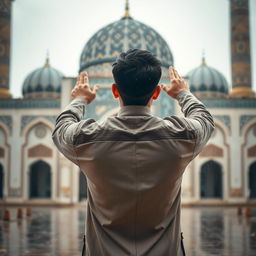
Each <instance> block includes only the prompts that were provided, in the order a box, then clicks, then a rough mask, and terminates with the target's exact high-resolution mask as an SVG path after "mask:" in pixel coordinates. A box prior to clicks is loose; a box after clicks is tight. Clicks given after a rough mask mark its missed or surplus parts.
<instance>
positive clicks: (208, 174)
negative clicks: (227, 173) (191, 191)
mask: <svg viewBox="0 0 256 256" xmlns="http://www.w3.org/2000/svg"><path fill="white" fill-rule="evenodd" d="M222 180H223V178H222V167H221V165H220V164H219V163H217V162H216V161H213V160H209V161H207V162H206V163H204V164H203V165H202V166H201V171H200V196H201V198H222V196H223V184H222V183H223V181H222Z"/></svg>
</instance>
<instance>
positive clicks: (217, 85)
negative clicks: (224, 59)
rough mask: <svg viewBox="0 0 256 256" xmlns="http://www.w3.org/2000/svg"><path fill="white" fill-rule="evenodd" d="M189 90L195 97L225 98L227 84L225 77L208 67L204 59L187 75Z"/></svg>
mask: <svg viewBox="0 0 256 256" xmlns="http://www.w3.org/2000/svg"><path fill="white" fill-rule="evenodd" d="M187 78H188V81H189V85H190V90H191V92H193V93H194V94H195V95H196V96H198V97H200V98H202V97H207V98H211V97H226V96H227V94H228V83H227V81H226V79H225V77H224V76H223V75H222V74H221V73H220V72H219V71H218V70H216V69H215V68H212V67H209V66H208V65H207V64H206V62H205V58H204V57H203V59H202V63H201V65H200V66H199V67H197V68H195V69H193V70H191V71H190V72H189V73H188V74H187Z"/></svg>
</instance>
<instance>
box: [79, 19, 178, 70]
mask: <svg viewBox="0 0 256 256" xmlns="http://www.w3.org/2000/svg"><path fill="white" fill-rule="evenodd" d="M131 48H137V49H145V50H149V51H151V52H152V53H153V54H155V55H156V56H157V58H158V59H159V60H160V61H161V62H162V65H163V66H165V67H168V66H170V65H172V64H173V56H172V53H171V51H170V49H169V46H168V44H167V43H166V41H165V40H164V39H163V38H162V37H161V36H160V35H159V33H157V32H156V31H155V30H154V29H153V28H151V27H149V26H147V25H145V24H143V23H141V22H139V21H137V20H134V19H132V18H122V19H120V20H118V21H116V22H113V23H111V24H109V25H107V26H105V27H103V28H102V29H100V30H99V31H98V32H96V33H95V34H94V35H93V36H92V37H91V39H89V41H88V42H87V43H86V45H85V46H84V49H83V51H82V54H81V57H80V71H82V70H85V69H87V68H89V67H91V66H95V65H98V64H103V63H113V62H114V61H115V59H116V57H117V56H118V55H119V54H120V52H123V51H127V50H129V49H131ZM109 68H110V69H111V66H109Z"/></svg>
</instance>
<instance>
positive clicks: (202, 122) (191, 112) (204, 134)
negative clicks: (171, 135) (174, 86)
mask: <svg viewBox="0 0 256 256" xmlns="http://www.w3.org/2000/svg"><path fill="white" fill-rule="evenodd" d="M177 100H178V103H179V105H180V107H181V111H182V112H183V114H184V116H185V117H184V118H181V119H180V120H181V122H182V125H184V126H185V127H186V129H188V130H190V131H192V132H193V134H194V140H195V148H194V153H193V158H195V157H196V156H197V155H198V154H199V153H200V152H201V151H202V149H203V147H204V146H205V144H206V143H207V142H208V140H209V139H210V136H211V134H212V132H213V131H214V128H215V124H214V121H213V117H212V115H211V114H210V112H209V111H208V110H207V109H206V107H205V106H204V104H203V103H202V102H201V101H199V100H198V99H197V98H196V97H195V96H194V95H193V94H192V93H191V92H189V91H182V92H180V93H179V94H178V95H177ZM193 158H192V159H193Z"/></svg>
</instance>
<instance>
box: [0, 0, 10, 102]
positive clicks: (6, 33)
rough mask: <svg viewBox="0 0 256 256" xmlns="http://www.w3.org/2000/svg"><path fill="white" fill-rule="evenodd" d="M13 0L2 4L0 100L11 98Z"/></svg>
mask: <svg viewBox="0 0 256 256" xmlns="http://www.w3.org/2000/svg"><path fill="white" fill-rule="evenodd" d="M11 9H12V0H1V3H0V99H1V98H2V99H3V98H11V97H12V96H11V94H10V92H9V86H10V84H9V81H10V79H9V77H10V37H11Z"/></svg>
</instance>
